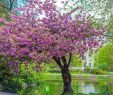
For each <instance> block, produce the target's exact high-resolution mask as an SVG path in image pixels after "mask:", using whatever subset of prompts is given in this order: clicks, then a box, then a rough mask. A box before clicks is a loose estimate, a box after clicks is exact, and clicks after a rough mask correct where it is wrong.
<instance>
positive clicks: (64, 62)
mask: <svg viewBox="0 0 113 95" xmlns="http://www.w3.org/2000/svg"><path fill="white" fill-rule="evenodd" d="M61 59H62V62H63V64H64V65H68V64H67V60H66V58H65V56H63V57H61Z"/></svg>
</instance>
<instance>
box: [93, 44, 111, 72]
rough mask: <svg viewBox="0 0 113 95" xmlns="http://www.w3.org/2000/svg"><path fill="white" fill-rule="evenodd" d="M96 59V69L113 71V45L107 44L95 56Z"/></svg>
mask: <svg viewBox="0 0 113 95" xmlns="http://www.w3.org/2000/svg"><path fill="white" fill-rule="evenodd" d="M95 59H96V62H95V65H96V67H98V68H100V69H102V70H106V71H113V44H112V43H107V44H105V45H104V46H103V47H102V48H100V49H99V51H98V53H97V54H96V55H95Z"/></svg>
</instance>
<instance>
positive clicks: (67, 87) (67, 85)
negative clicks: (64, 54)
mask: <svg viewBox="0 0 113 95" xmlns="http://www.w3.org/2000/svg"><path fill="white" fill-rule="evenodd" d="M62 78H63V83H64V92H63V94H68V95H72V92H73V90H72V86H71V74H70V71H69V68H68V67H66V68H64V69H62Z"/></svg>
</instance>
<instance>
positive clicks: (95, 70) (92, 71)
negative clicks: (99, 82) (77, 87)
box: [85, 68, 108, 75]
mask: <svg viewBox="0 0 113 95" xmlns="http://www.w3.org/2000/svg"><path fill="white" fill-rule="evenodd" d="M85 72H87V73H92V74H101V75H106V74H108V72H106V71H103V70H101V69H98V68H94V69H90V68H86V71H85Z"/></svg>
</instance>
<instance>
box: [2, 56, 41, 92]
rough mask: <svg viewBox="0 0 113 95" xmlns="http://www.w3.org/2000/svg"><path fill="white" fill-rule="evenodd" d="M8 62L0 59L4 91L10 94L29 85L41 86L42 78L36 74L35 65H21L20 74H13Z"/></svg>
mask: <svg viewBox="0 0 113 95" xmlns="http://www.w3.org/2000/svg"><path fill="white" fill-rule="evenodd" d="M6 62H7V61H6V60H4V58H2V57H1V58H0V70H1V71H0V84H1V85H2V86H3V90H6V91H10V92H17V91H18V90H21V89H24V88H26V87H27V86H29V85H31V86H32V85H33V86H37V85H38V84H39V80H40V76H39V74H38V73H37V72H36V70H35V69H36V68H35V64H34V63H30V64H29V65H28V66H25V65H24V64H20V67H19V74H15V72H11V70H10V69H9V66H8V64H7V63H6Z"/></svg>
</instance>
